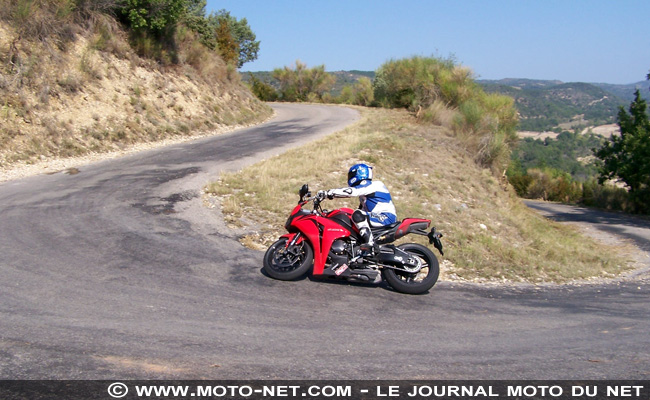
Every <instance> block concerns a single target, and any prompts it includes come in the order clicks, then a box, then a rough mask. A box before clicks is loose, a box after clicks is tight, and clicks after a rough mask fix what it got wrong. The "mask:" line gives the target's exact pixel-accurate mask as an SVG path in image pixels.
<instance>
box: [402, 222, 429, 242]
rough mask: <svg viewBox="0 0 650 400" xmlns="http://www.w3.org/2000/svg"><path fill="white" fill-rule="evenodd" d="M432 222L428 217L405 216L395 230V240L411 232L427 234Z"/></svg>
mask: <svg viewBox="0 0 650 400" xmlns="http://www.w3.org/2000/svg"><path fill="white" fill-rule="evenodd" d="M430 224H431V221H430V220H428V219H422V218H405V219H404V220H403V221H402V223H401V224H400V225H399V226H398V227H397V230H396V231H395V240H397V239H399V238H401V237H402V236H405V235H407V234H409V233H415V234H418V235H425V236H426V235H427V232H426V229H427V228H428V227H429V225H430Z"/></svg>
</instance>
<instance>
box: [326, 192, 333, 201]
mask: <svg viewBox="0 0 650 400" xmlns="http://www.w3.org/2000/svg"><path fill="white" fill-rule="evenodd" d="M327 198H328V199H330V200H332V199H333V198H334V192H333V191H331V190H328V191H327Z"/></svg>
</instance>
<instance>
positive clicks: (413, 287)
mask: <svg viewBox="0 0 650 400" xmlns="http://www.w3.org/2000/svg"><path fill="white" fill-rule="evenodd" d="M398 247H399V248H400V249H402V250H404V251H405V252H407V253H409V255H411V256H412V257H417V258H419V259H420V261H421V262H422V269H420V271H419V272H416V273H408V272H405V271H397V270H394V269H390V268H384V270H383V274H384V279H385V280H386V281H387V282H388V283H389V284H390V285H391V286H392V287H393V289H395V290H397V291H398V292H401V293H407V294H420V293H424V292H426V291H427V290H429V289H431V288H432V287H433V285H435V284H436V282H437V281H438V275H440V265H439V263H438V259H437V258H436V256H435V255H434V254H433V252H432V251H431V250H429V249H428V248H427V247H425V246H422V245H420V244H417V243H405V244H402V245H400V246H398Z"/></svg>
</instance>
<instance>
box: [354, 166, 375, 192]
mask: <svg viewBox="0 0 650 400" xmlns="http://www.w3.org/2000/svg"><path fill="white" fill-rule="evenodd" d="M364 180H369V181H371V180H372V167H371V166H369V165H366V164H354V165H353V166H351V167H350V171H348V186H350V187H352V186H357V185H358V184H360V183H361V181H364Z"/></svg>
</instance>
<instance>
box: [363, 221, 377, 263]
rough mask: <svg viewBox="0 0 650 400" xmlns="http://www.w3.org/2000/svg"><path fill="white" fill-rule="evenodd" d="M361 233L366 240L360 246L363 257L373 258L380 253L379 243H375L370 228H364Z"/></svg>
mask: <svg viewBox="0 0 650 400" xmlns="http://www.w3.org/2000/svg"><path fill="white" fill-rule="evenodd" d="M359 233H360V235H361V239H362V240H363V241H364V243H362V244H361V246H360V248H361V257H368V258H371V257H374V256H376V255H377V254H379V245H378V244H377V243H375V241H374V239H373V237H372V231H371V230H370V228H362V229H361V230H360V232H359Z"/></svg>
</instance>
